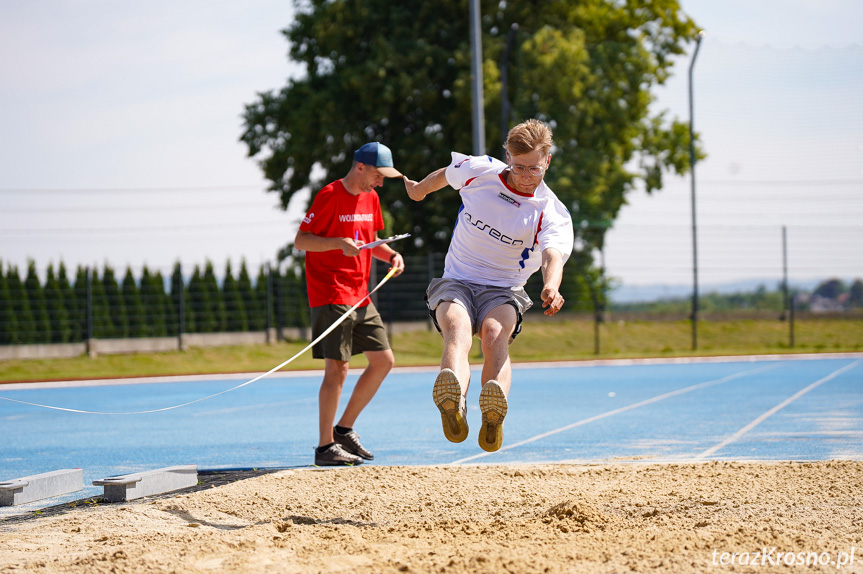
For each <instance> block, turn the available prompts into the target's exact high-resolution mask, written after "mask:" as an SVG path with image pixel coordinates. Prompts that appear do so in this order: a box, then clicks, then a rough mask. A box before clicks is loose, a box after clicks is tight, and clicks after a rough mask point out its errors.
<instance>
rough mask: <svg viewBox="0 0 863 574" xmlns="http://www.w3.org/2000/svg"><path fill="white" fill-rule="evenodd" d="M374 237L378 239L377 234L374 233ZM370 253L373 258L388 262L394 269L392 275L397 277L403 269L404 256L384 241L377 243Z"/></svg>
mask: <svg viewBox="0 0 863 574" xmlns="http://www.w3.org/2000/svg"><path fill="white" fill-rule="evenodd" d="M375 239H378V237H377V235H375ZM372 255H373V256H374V257H375V259H379V260H381V261H386V262H388V263H389V264H390V266H391V267H392V268H393V269H395V271H396V272H395V274H394V275H393V277H398V276H399V275H401V274H402V271H404V270H405V260H404V257H402V254H401V253H399V252H397V251H396V250H395V249H393V248H392V247H390V246H389V245H387V244H386V243H384V244H383V245H378V246H377V247H375V248H374V249H372Z"/></svg>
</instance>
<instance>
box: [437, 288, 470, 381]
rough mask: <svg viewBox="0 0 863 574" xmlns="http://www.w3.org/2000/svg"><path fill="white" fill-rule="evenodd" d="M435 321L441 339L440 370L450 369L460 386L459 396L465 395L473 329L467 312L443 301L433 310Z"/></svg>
mask: <svg viewBox="0 0 863 574" xmlns="http://www.w3.org/2000/svg"><path fill="white" fill-rule="evenodd" d="M435 319H437V322H438V325H439V326H440V330H441V336H442V337H443V354H442V355H441V361H440V367H441V369H451V370H452V371H453V372H454V373H455V375H456V377H457V378H458V382H459V384H460V385H461V394H462V395H467V389H468V386H469V385H470V362H469V360H468V357H469V355H470V347H471V345H472V344H473V329H472V327H471V323H470V316H469V315H468V313H467V310H466V309H465V308H464V307H462V306H461V305H459V304H458V303H452V302H450V301H444V302H442V303H441V304H439V305H438V306H437V309H436V310H435Z"/></svg>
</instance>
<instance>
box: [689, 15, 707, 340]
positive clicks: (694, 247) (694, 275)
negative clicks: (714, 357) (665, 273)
mask: <svg viewBox="0 0 863 574" xmlns="http://www.w3.org/2000/svg"><path fill="white" fill-rule="evenodd" d="M702 38H704V31H703V30H702V31H699V32H698V34H697V35H696V36H695V52H693V54H692V61H691V62H690V64H689V168H690V170H691V171H692V173H691V181H692V350H693V351H694V350H696V349H697V348H698V235H697V230H696V218H695V127H694V120H695V112H694V104H693V96H692V70H693V68H694V67H695V58H697V57H698V49H699V48H700V47H701V39H702Z"/></svg>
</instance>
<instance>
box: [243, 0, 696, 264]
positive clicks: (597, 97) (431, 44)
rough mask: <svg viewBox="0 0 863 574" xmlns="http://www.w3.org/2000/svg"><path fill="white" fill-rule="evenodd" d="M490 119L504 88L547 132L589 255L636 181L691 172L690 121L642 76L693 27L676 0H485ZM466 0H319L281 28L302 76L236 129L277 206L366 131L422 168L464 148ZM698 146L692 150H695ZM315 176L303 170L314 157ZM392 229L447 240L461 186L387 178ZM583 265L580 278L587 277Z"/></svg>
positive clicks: (497, 138)
mask: <svg viewBox="0 0 863 574" xmlns="http://www.w3.org/2000/svg"><path fill="white" fill-rule="evenodd" d="M481 8H482V10H481V11H482V14H483V15H484V16H483V19H482V28H483V57H484V61H483V76H484V85H483V89H484V93H485V95H486V99H485V102H484V106H485V110H484V111H485V117H486V118H497V117H499V112H498V111H497V110H499V109H500V103H501V101H502V100H503V99H506V100H508V101H511V102H512V106H513V114H512V117H510V118H507V124H508V126H511V125H512V124H513V123H514V122H513V120H521V119H524V118H528V117H537V118H540V119H543V120H546V121H548V122H549V123H550V124H551V125H552V127H553V128H554V131H555V141H556V149H555V150H553V153H554V157H555V160H554V161H552V165H551V169H550V170H549V172H548V173H547V175H546V179H547V182H548V183H549V185H550V186H551V187H552V189H554V190H555V192H556V193H557V194H558V196H559V197H560V198H561V200H562V201H563V202H564V203H565V204H566V205H567V206H568V207H569V208H570V210H571V212H572V215H573V218H574V223H575V229H576V246H577V247H578V248H579V251H582V252H583V254H582V255H581V256H579V257H574V258H572V259H571V264H575V265H581V266H582V267H585V268H586V267H587V266H590V265H592V264H593V258H592V254H593V252H594V250H601V249H602V248H603V245H604V239H605V234H606V232H607V230H608V228H609V227H610V225H611V223H612V222H613V221H614V219H615V218H616V217H617V215H618V212H619V210H620V208H621V207H622V206H623V205H624V203H625V201H626V194H627V193H629V192H631V191H632V190H633V189H635V188H636V187H637V186H643V188H644V189H645V190H646V191H647V192H648V193H651V192H653V191H655V190H657V189H660V188H661V187H662V176H663V173H665V172H667V171H669V170H671V171H674V172H677V173H684V172H686V171H687V170H688V168H689V158H688V144H689V136H688V126H687V124H685V123H681V122H679V121H675V120H669V119H667V118H666V116H665V113H663V112H661V111H660V112H652V111H651V110H650V109H649V106H650V104H651V102H652V101H653V96H652V95H651V93H650V90H651V88H653V87H654V86H656V85H657V84H662V83H663V82H664V81H665V80H666V79H667V78H668V76H669V74H670V72H671V66H672V61H673V56H676V55H679V54H682V53H683V51H684V50H683V47H684V45H685V44H686V43H687V42H689V41H691V40H692V39H693V38H694V35H695V33H696V31H697V30H696V27H695V25H694V23H693V22H692V21H691V20H689V19H688V18H687V17H686V16H685V15H683V14H682V12H681V11H680V7H679V4H678V2H677V0H643V1H641V2H614V1H612V0H581V1H579V2H575V1H569V2H565V1H558V2H540V1H538V0H529V1H524V2H505V3H504V2H492V1H491V0H485V1H483V2H481ZM467 14H468V6H467V2H466V1H465V0H441V1H439V2H434V3H429V2H423V1H422V0H408V1H405V2H400V3H392V2H384V1H383V0H363V1H360V0H343V1H324V0H314V1H312V2H309V3H307V4H304V5H303V6H300V7H299V8H298V11H297V14H296V20H295V22H294V23H293V24H292V25H291V26H290V27H289V28H287V29H286V30H284V34H285V36H286V37H287V39H288V41H289V43H290V52H289V53H290V57H291V59H292V60H294V61H296V62H299V63H301V64H303V65H304V67H305V72H306V73H305V76H303V77H300V78H294V79H291V80H289V82H288V84H287V86H285V87H284V88H282V89H281V90H278V91H270V92H264V93H261V94H259V97H258V99H257V100H256V101H255V102H253V103H251V104H248V105H247V106H246V109H245V113H244V123H245V131H244V132H243V134H242V137H241V139H242V141H244V142H245V143H246V144H247V146H248V151H249V155H250V156H258V155H261V156H262V157H261V159H260V165H261V167H262V169H263V172H264V175H265V177H266V178H267V179H268V180H270V182H271V185H270V187H269V190H270V191H272V192H276V193H278V194H279V195H280V198H281V203H282V206H283V207H285V208H287V205H288V202H289V201H290V199H291V197H292V196H293V194H294V193H296V192H297V191H299V190H300V189H303V188H305V187H308V186H311V187H312V188H313V189H317V188H319V187H320V186H321V185H322V184H323V183H325V182H327V181H331V180H333V179H336V178H338V177H341V176H342V175H344V173H346V172H347V170H348V168H349V167H350V163H351V160H352V156H351V153H350V152H351V151H352V150H354V149H356V148H357V147H359V146H360V145H361V144H362V143H364V142H366V141H371V140H376V141H381V142H382V143H385V144H387V145H388V146H390V147H391V148H392V149H393V150H394V154H395V161H396V166H397V167H398V168H399V169H400V171H402V172H403V173H405V174H408V175H409V176H410V177H412V178H414V179H417V178H419V177H422V176H423V175H425V174H426V173H428V172H429V171H430V170H431V169H434V168H437V167H440V166H443V165H446V164H448V163H449V159H450V151H452V150H456V151H462V152H471V151H472V149H473V146H472V145H471V129H470V126H471V120H470V118H471V111H470V106H471V82H470V48H469V33H468V18H467ZM512 24H518V34H517V38H518V40H517V42H516V50H515V54H514V56H512V57H510V60H509V62H507V63H506V65H507V72H508V76H509V77H510V78H512V80H513V81H512V82H511V83H510V84H509V85H508V87H507V91H506V93H503V90H502V83H501V74H500V70H499V66H498V62H499V61H500V60H501V55H502V53H503V50H504V48H505V45H506V37H507V35H508V33H509V30H510V28H511V26H512ZM499 125H500V123H499V122H497V121H494V122H491V121H487V122H486V136H487V138H486V141H488V142H493V143H492V144H490V146H489V149H488V150H486V151H487V152H489V153H492V154H493V155H496V156H499V155H500V143H501V142H502V141H503V137H504V134H503V133H502V132H503V128H502V127H499ZM697 153H698V156H699V157H703V153H702V152H701V151H700V150H699V151H698V152H697ZM315 165H319V166H320V167H322V168H323V173H324V174H325V175H324V176H323V178H322V179H320V180H315V181H312V180H311V174H312V173H315V172H314V170H313V169H312V168H313V166H315ZM379 193H380V194H381V199H382V205H383V207H384V211H385V214H384V215H385V218H384V219H385V221H386V222H387V231H386V232H387V233H389V232H393V231H395V232H411V233H413V234H414V236H415V249H417V250H418V251H426V250H431V251H435V252H441V251H444V250H445V249H446V247H447V245H448V242H449V237H450V235H451V230H452V225H453V223H454V220H455V214H456V212H457V210H458V207H459V205H460V199H459V197H458V195H457V194H456V193H442V194H440V196H436V198H435V201H433V202H429V201H426V202H422V203H421V204H418V203H415V202H412V201H410V200H408V199H407V198H406V196H405V193H404V189H403V188H402V187H401V185H400V184H399V183H398V182H390V183H388V184H386V185H385V186H384V187H383V188H382V189H381V190H380V191H379ZM583 275H584V276H585V277H587V276H588V275H587V274H583Z"/></svg>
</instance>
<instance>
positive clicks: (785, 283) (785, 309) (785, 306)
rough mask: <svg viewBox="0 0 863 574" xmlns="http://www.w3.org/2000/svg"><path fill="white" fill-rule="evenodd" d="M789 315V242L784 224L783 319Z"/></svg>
mask: <svg viewBox="0 0 863 574" xmlns="http://www.w3.org/2000/svg"><path fill="white" fill-rule="evenodd" d="M787 316H788V242H787V239H786V235H785V226H784V225H783V226H782V320H783V321H784V320H785V319H786V318H787Z"/></svg>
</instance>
